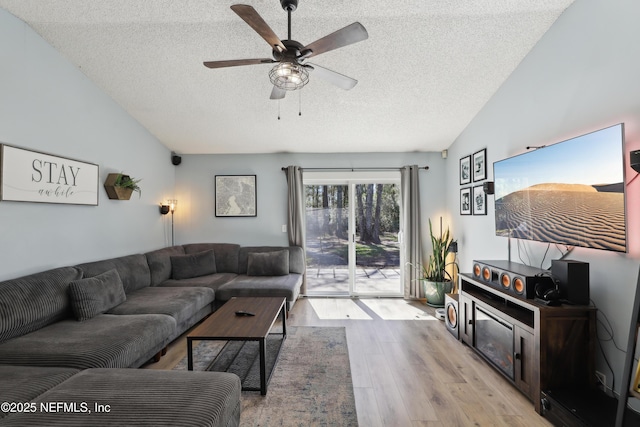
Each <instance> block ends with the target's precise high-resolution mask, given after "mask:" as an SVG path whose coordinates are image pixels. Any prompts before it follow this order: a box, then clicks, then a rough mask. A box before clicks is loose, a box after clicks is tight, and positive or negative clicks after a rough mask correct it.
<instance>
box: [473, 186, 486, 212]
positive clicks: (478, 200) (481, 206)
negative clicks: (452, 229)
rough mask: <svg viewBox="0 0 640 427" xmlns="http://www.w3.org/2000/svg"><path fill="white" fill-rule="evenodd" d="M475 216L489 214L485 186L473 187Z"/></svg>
mask: <svg viewBox="0 0 640 427" xmlns="http://www.w3.org/2000/svg"><path fill="white" fill-rule="evenodd" d="M472 203H473V214H474V215H486V214H487V195H486V193H485V192H484V186H482V185H476V186H475V187H473V201H472Z"/></svg>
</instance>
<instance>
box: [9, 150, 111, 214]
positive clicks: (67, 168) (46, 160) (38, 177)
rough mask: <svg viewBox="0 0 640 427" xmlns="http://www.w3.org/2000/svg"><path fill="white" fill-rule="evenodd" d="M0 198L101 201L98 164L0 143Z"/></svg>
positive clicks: (89, 202) (30, 200) (46, 200)
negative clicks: (99, 198)
mask: <svg viewBox="0 0 640 427" xmlns="http://www.w3.org/2000/svg"><path fill="white" fill-rule="evenodd" d="M0 200H3V201H15V202H41V203H65V204H77V205H97V204H98V165H95V164H93V163H86V162H80V161H78V160H72V159H67V158H65V157H58V156H53V155H50V154H45V153H40V152H37V151H31V150H25V149H23V148H18V147H12V146H10V145H6V144H0Z"/></svg>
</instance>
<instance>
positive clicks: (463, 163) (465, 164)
mask: <svg viewBox="0 0 640 427" xmlns="http://www.w3.org/2000/svg"><path fill="white" fill-rule="evenodd" d="M470 182H471V156H465V157H463V158H461V159H460V185H464V184H469V183H470Z"/></svg>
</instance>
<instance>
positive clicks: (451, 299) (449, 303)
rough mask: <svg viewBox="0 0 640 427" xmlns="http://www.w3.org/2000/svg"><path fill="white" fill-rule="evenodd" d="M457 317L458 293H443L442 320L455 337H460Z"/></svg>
mask: <svg viewBox="0 0 640 427" xmlns="http://www.w3.org/2000/svg"><path fill="white" fill-rule="evenodd" d="M458 318H459V316H458V294H444V322H445V324H446V325H447V330H448V331H449V333H451V335H453V336H454V337H456V339H460V332H459V329H458Z"/></svg>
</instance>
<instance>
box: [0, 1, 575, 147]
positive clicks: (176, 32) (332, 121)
mask: <svg viewBox="0 0 640 427" xmlns="http://www.w3.org/2000/svg"><path fill="white" fill-rule="evenodd" d="M243 1H244V2H245V3H246V4H249V5H251V6H253V7H254V8H255V9H256V11H257V12H258V13H259V14H260V15H261V16H262V18H263V19H264V20H265V21H266V22H267V24H269V26H270V27H271V28H272V29H273V31H274V32H275V33H276V34H277V35H278V36H279V37H280V38H281V39H286V38H287V14H286V12H285V11H284V10H283V9H282V8H281V6H280V3H279V1H278V0H243ZM573 1H574V0H467V1H442V0H405V1H400V2H392V1H382V0H353V1H340V0H323V1H319V0H300V2H299V5H298V9H297V10H296V11H295V12H293V13H292V38H293V39H294V40H297V41H299V42H300V43H302V44H303V45H307V44H309V43H311V42H312V41H315V40H317V39H319V38H321V37H324V36H325V35H327V34H329V33H332V32H334V31H336V30H338V29H340V28H342V27H345V26H347V25H349V24H351V23H352V22H355V21H358V22H360V23H361V24H362V25H364V27H365V28H366V29H367V31H368V34H369V38H368V39H367V40H365V41H362V42H359V43H356V44H353V45H350V46H346V47H343V48H341V49H337V50H333V51H330V52H327V53H324V54H322V55H318V56H316V57H314V58H313V61H312V62H313V63H316V64H318V65H320V66H322V67H325V68H328V69H330V70H333V71H336V72H339V73H341V74H345V75H347V76H349V77H352V78H355V79H356V80H358V84H357V85H356V86H355V87H354V88H353V89H351V90H349V91H345V90H343V89H340V88H338V87H336V86H333V85H332V84H330V83H328V82H326V81H324V80H322V79H319V78H314V75H313V73H311V76H310V80H309V83H308V84H307V86H305V87H304V88H303V89H302V90H299V91H295V92H288V93H287V96H286V97H285V99H283V100H281V101H274V100H270V99H269V95H270V93H271V89H272V85H271V83H270V81H269V76H268V73H269V71H270V69H271V68H272V65H269V64H260V65H249V66H241V67H234V68H222V69H208V68H206V67H204V66H203V64H202V63H203V61H213V60H225V59H244V58H269V57H271V48H270V47H269V45H268V44H267V43H266V42H265V41H264V40H263V39H262V38H261V37H260V36H259V35H258V34H257V33H256V32H254V31H253V30H252V29H251V28H250V27H249V26H248V25H247V24H246V23H245V22H244V21H243V20H242V19H240V18H239V17H238V15H236V14H235V13H234V12H233V11H232V10H231V9H230V6H231V5H232V4H235V3H236V2H234V1H225V0H207V1H205V0H187V1H174V0H136V1H131V0H110V1H106V0H48V1H39V0H0V7H2V8H4V9H6V10H8V11H9V12H11V13H13V14H14V15H16V16H17V17H19V18H20V19H22V20H24V21H25V22H26V23H27V24H28V25H29V26H30V27H32V28H33V29H34V30H35V31H36V32H37V33H39V34H40V35H41V36H42V37H43V38H44V39H45V40H46V41H47V42H48V43H50V44H51V45H52V46H53V47H54V48H55V49H57V50H58V51H59V52H60V53H61V54H62V55H63V56H65V57H66V58H68V60H69V61H70V62H71V63H73V64H74V65H75V66H77V67H78V68H79V69H80V70H81V71H82V72H83V73H84V74H86V75H87V76H88V78H89V79H91V80H92V81H93V82H94V83H95V84H96V85H97V86H98V87H100V88H101V89H103V90H104V91H105V92H106V93H107V94H108V95H109V96H111V97H112V98H113V99H114V100H115V101H116V102H117V103H118V104H120V105H121V106H122V107H123V108H124V109H125V110H126V111H127V112H128V113H129V114H130V115H131V116H133V117H134V118H135V119H136V120H138V121H139V122H140V123H141V124H142V125H143V126H144V127H145V128H147V129H148V130H149V132H151V133H152V134H153V135H155V136H156V137H157V138H158V139H159V140H160V141H161V142H162V143H163V144H165V145H166V146H167V147H168V148H170V149H172V150H173V151H176V152H178V153H181V154H193V153H273V152H306V153H309V152H386V151H440V150H443V149H445V148H447V147H448V146H449V145H450V144H451V143H452V142H453V141H454V140H455V138H456V137H457V136H458V135H459V134H460V133H461V132H462V131H463V130H464V128H465V127H466V126H467V125H468V124H469V122H470V121H471V120H472V119H473V117H474V116H475V115H476V114H477V113H478V111H480V109H481V108H482V107H483V106H484V105H485V103H486V102H487V101H488V100H489V99H490V98H491V96H492V95H493V94H494V93H495V92H496V90H497V89H498V88H499V87H500V86H501V84H502V83H503V82H504V81H505V79H506V78H507V77H508V76H509V75H510V74H511V73H512V72H513V70H514V69H515V68H516V67H517V66H518V64H519V63H520V61H522V59H523V58H524V57H525V56H526V55H527V53H528V52H529V51H531V49H532V48H533V47H534V46H535V44H536V42H537V41H538V40H539V39H540V38H541V37H542V36H543V34H544V33H545V32H546V31H547V30H548V29H549V27H550V26H551V25H552V24H553V23H554V22H555V20H556V19H557V18H558V16H559V15H560V14H561V13H562V12H563V11H564V10H565V9H566V8H567V7H568V6H569V5H570V4H571V3H573ZM45 65H46V64H45ZM299 112H301V113H302V115H299ZM278 116H280V119H278Z"/></svg>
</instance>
